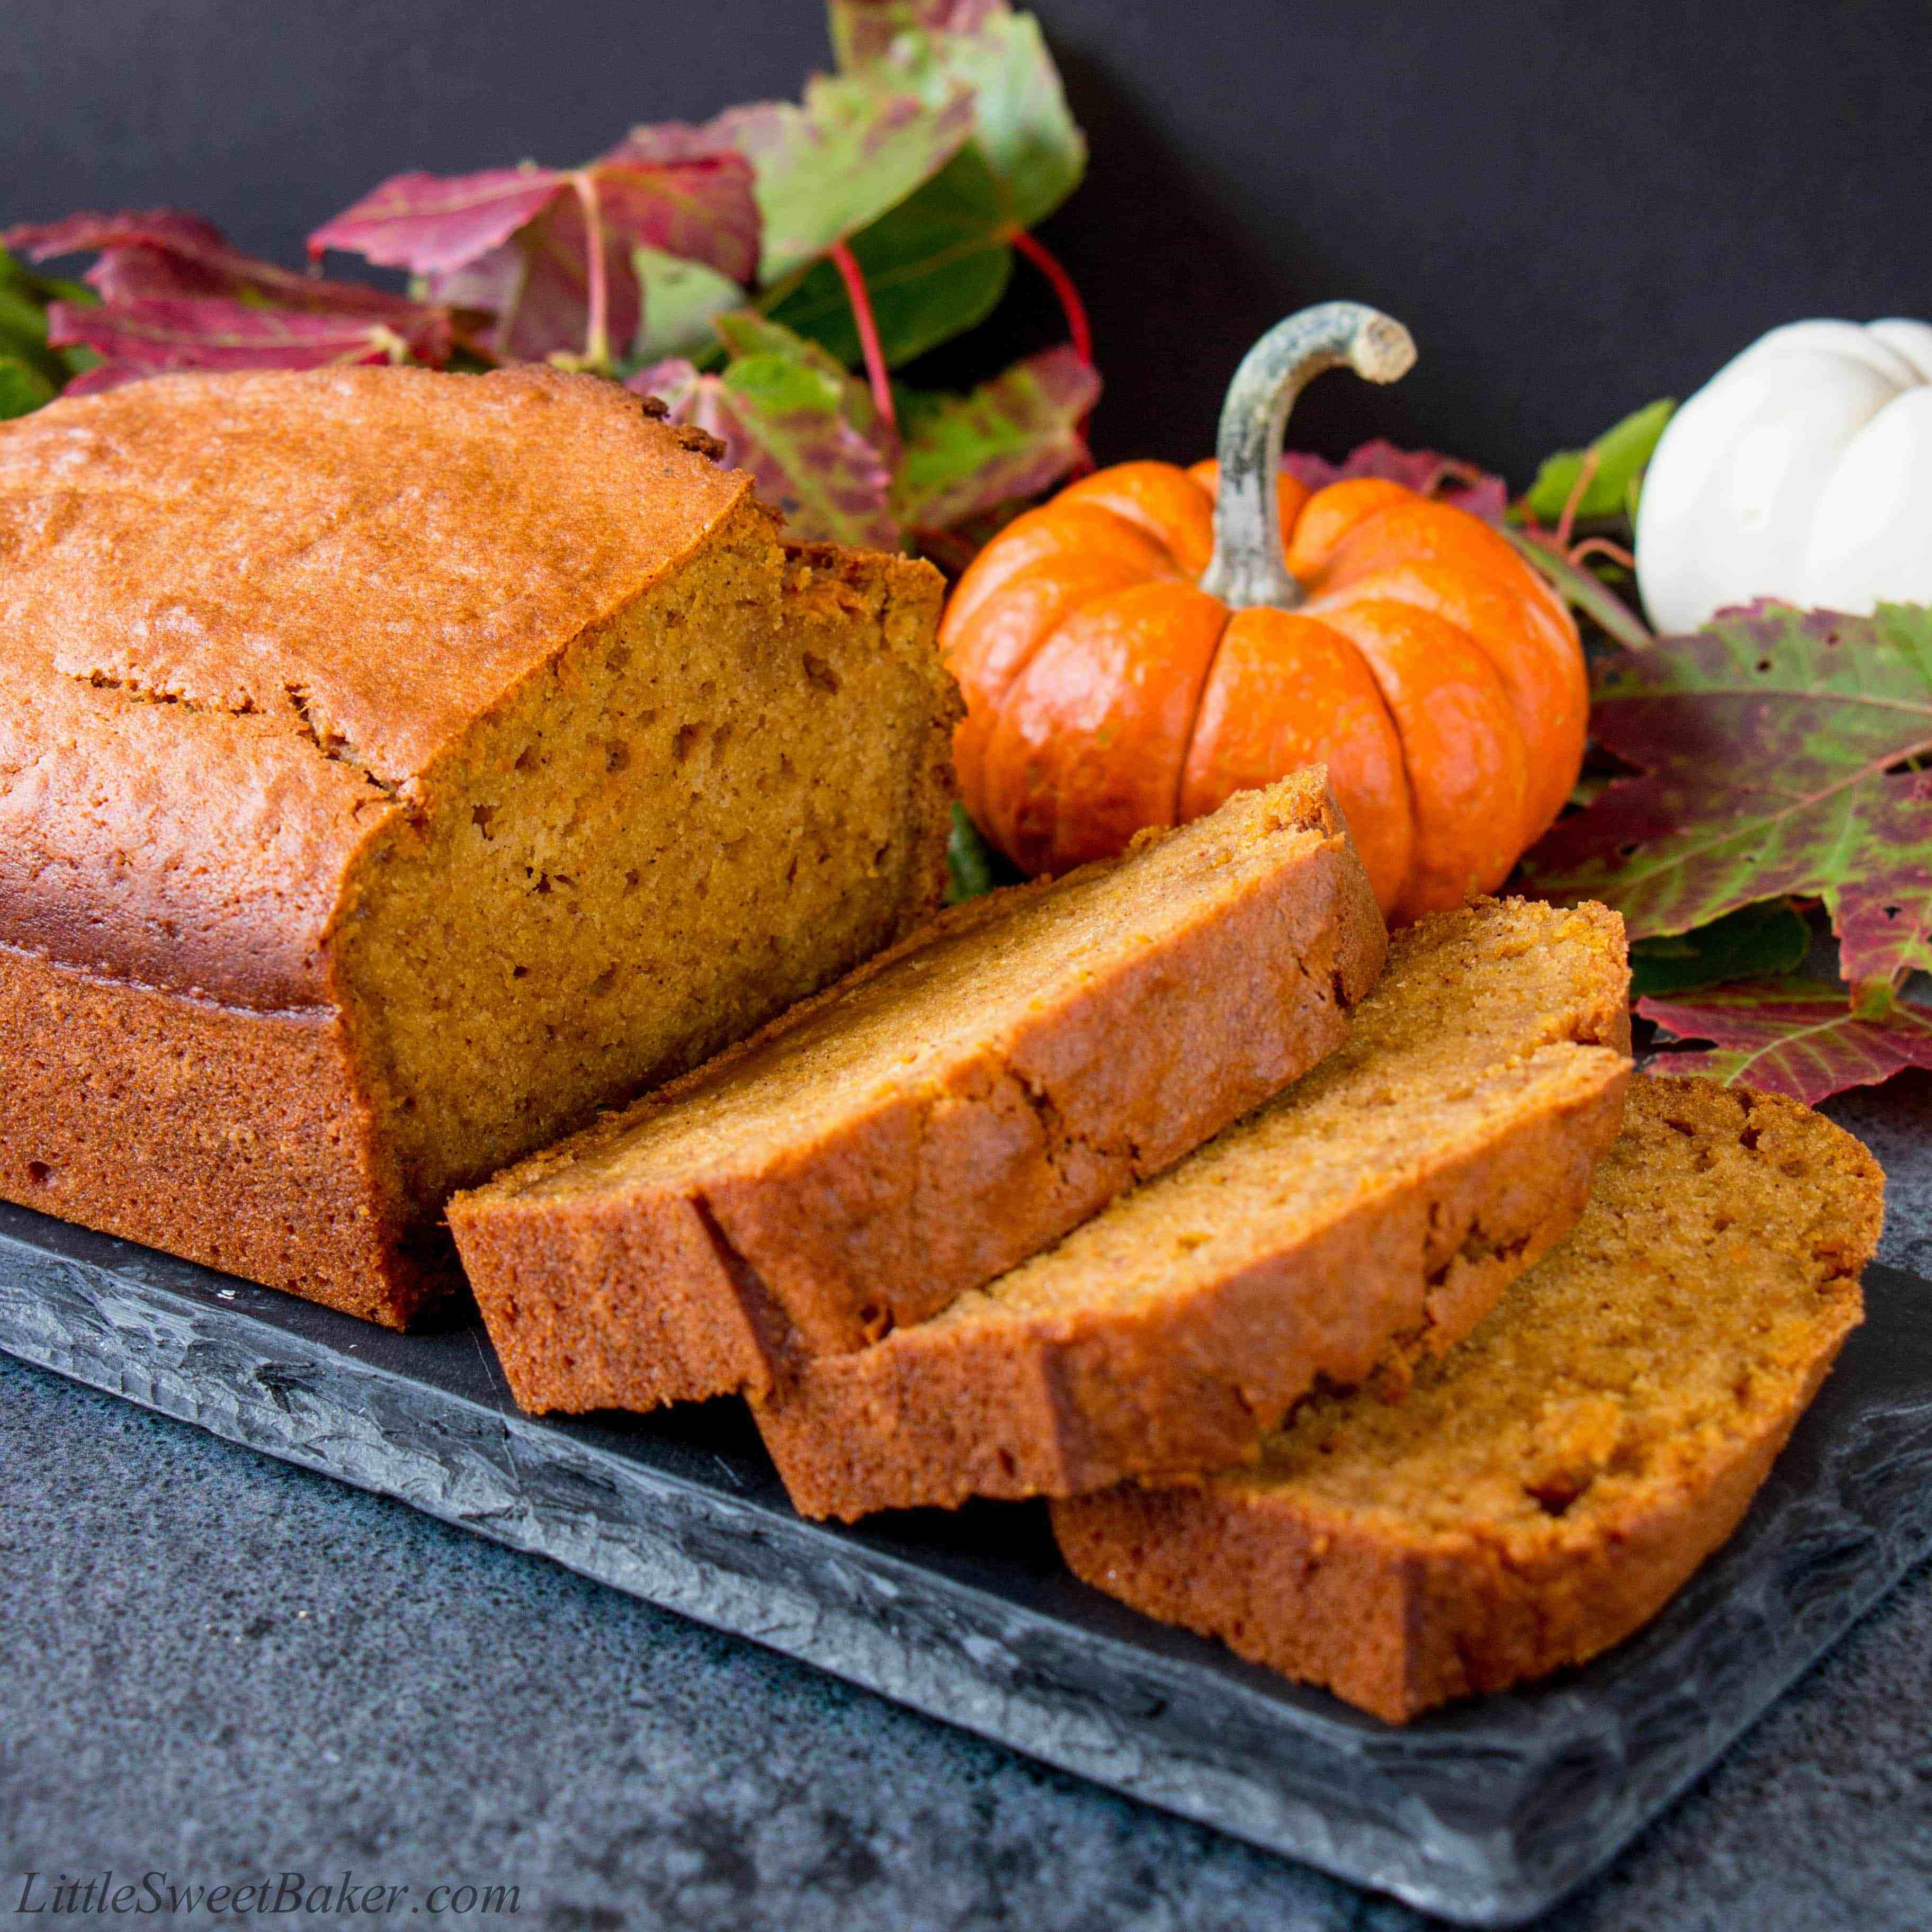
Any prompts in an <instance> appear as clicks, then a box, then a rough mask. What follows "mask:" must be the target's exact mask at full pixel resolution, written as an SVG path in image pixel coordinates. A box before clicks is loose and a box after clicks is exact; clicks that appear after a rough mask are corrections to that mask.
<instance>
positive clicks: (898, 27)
mask: <svg viewBox="0 0 1932 1932" xmlns="http://www.w3.org/2000/svg"><path fill="white" fill-rule="evenodd" d="M1004 10H1005V0H846V4H845V5H843V6H841V7H838V9H836V10H835V13H834V16H833V32H832V40H833V42H834V43H835V45H836V46H837V47H838V62H839V65H841V67H848V68H850V67H862V66H863V65H865V63H866V62H868V61H875V60H880V59H882V58H883V57H884V56H885V55H886V54H887V53H889V52H891V50H892V43H893V41H894V40H896V39H898V37H899V35H900V34H903V33H904V32H906V31H908V30H911V29H919V28H923V29H925V30H926V31H929V32H932V33H941V34H976V33H977V32H978V31H980V28H982V27H983V26H985V25H986V23H987V21H988V20H990V19H991V18H992V16H993V15H994V14H995V13H1002V12H1004Z"/></svg>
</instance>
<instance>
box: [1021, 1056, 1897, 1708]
mask: <svg viewBox="0 0 1932 1932" xmlns="http://www.w3.org/2000/svg"><path fill="white" fill-rule="evenodd" d="M1881 1212H1882V1177H1881V1176H1880V1175H1879V1170H1878V1169H1877V1166H1876V1163H1874V1162H1873V1160H1872V1159H1871V1158H1870V1155H1869V1154H1867V1153H1866V1151H1865V1150H1864V1148H1861V1147H1860V1146H1859V1145H1858V1143H1857V1142H1855V1141H1854V1140H1852V1139H1851V1137H1850V1136H1849V1135H1846V1134H1845V1133H1842V1132H1841V1130H1839V1129H1838V1128H1837V1127H1833V1126H1832V1124H1830V1123H1829V1122H1828V1121H1825V1120H1823V1119H1822V1118H1820V1117H1819V1116H1818V1115H1814V1114H1813V1113H1811V1112H1809V1111H1808V1109H1805V1108H1803V1107H1801V1106H1799V1105H1798V1104H1797V1103H1796V1102H1793V1101H1790V1100H1784V1099H1782V1098H1781V1097H1774V1096H1769V1095H1763V1094H1753V1093H1751V1092H1748V1091H1744V1090H1739V1089H1725V1088H1719V1087H1718V1086H1716V1085H1715V1084H1712V1083H1709V1082H1698V1081H1691V1080H1676V1079H1640V1080H1639V1081H1637V1082H1636V1083H1635V1084H1634V1085H1633V1088H1632V1089H1631V1099H1630V1103H1629V1106H1628V1110H1627V1112H1626V1115H1625V1127H1624V1131H1623V1133H1622V1136H1621V1138H1620V1139H1619V1142H1618V1143H1617V1145H1616V1148H1614V1149H1613V1151H1612V1153H1611V1154H1610V1156H1609V1157H1608V1158H1607V1160H1605V1162H1604V1165H1603V1167H1602V1169H1601V1170H1600V1172H1599V1173H1598V1178H1597V1181H1596V1185H1595V1189H1594V1190H1593V1193H1592V1198H1591V1202H1590V1205H1589V1208H1588V1209H1587V1210H1586V1213H1585V1214H1584V1216H1583V1219H1582V1220H1580V1222H1579V1223H1578V1225H1577V1228H1576V1229H1575V1230H1574V1232H1573V1233H1572V1234H1571V1236H1570V1237H1569V1238H1568V1240H1567V1241H1565V1242H1564V1243H1563V1244H1562V1246H1561V1247H1559V1248H1558V1249H1557V1250H1556V1251H1555V1252H1554V1253H1552V1254H1551V1255H1550V1256H1549V1257H1548V1258H1547V1259H1545V1260H1544V1262H1542V1263H1541V1265H1539V1266H1538V1267H1537V1268H1535V1269H1533V1270H1532V1271H1531V1272H1530V1273H1529V1274H1527V1275H1526V1276H1525V1277H1523V1280H1521V1281H1520V1282H1519V1283H1517V1286H1515V1288H1514V1289H1512V1290H1511V1292H1510V1293H1509V1294H1508V1296H1507V1297H1505V1299H1504V1301H1502V1304H1501V1305H1500V1306H1499V1307H1497V1309H1496V1310H1495V1312H1494V1313H1493V1314H1491V1315H1490V1316H1489V1317H1488V1318H1487V1320H1485V1321H1484V1322H1483V1323H1482V1324H1481V1325H1480V1326H1479V1327H1478V1328H1476V1329H1475V1331H1474V1332H1473V1333H1472V1334H1471V1335H1470V1336H1469V1338H1468V1339H1467V1340H1465V1341H1464V1342H1463V1343H1461V1344H1460V1346H1458V1347H1457V1348H1456V1349H1454V1350H1452V1351H1451V1352H1449V1353H1448V1355H1446V1356H1445V1357H1444V1358H1442V1360H1441V1361H1438V1362H1433V1363H1426V1364H1424V1365H1422V1366H1421V1367H1420V1368H1419V1369H1418V1370H1417V1372H1416V1373H1415V1377H1414V1379H1413V1380H1412V1382H1409V1383H1407V1384H1406V1385H1405V1386H1404V1388H1403V1390H1402V1391H1400V1399H1399V1400H1389V1399H1388V1397H1389V1394H1390V1393H1391V1392H1390V1391H1386V1390H1383V1389H1378V1388H1373V1387H1370V1388H1361V1389H1358V1390H1356V1391H1353V1392H1352V1393H1347V1394H1324V1395H1322V1396H1319V1397H1316V1399H1314V1400H1311V1401H1310V1402H1309V1403H1307V1404H1306V1405H1305V1406H1304V1407H1303V1408H1302V1409H1301V1410H1300V1411H1299V1412H1298V1413H1297V1415H1295V1418H1294V1419H1293V1420H1292V1422H1291V1423H1290V1424H1289V1425H1288V1426H1287V1427H1286V1428H1284V1429H1283V1430H1282V1431H1281V1432H1280V1433H1279V1434H1277V1435H1275V1436H1271V1437H1270V1438H1269V1439H1268V1441H1267V1442H1265V1445H1263V1447H1262V1453H1261V1455H1260V1457H1259V1460H1258V1461H1257V1462H1256V1463H1255V1464H1253V1466H1251V1467H1249V1468H1247V1469H1241V1470H1230V1471H1229V1472H1224V1473H1223V1474H1222V1475H1218V1476H1215V1477H1213V1478H1209V1479H1208V1480H1207V1481H1205V1482H1204V1483H1202V1484H1196V1485H1195V1486H1193V1487H1190V1488H1185V1489H1184V1488H1178V1487H1177V1488H1172V1489H1167V1490H1156V1489H1148V1488H1142V1487H1136V1486H1124V1487H1121V1488H1119V1489H1117V1490H1112V1491H1109V1492H1107V1493H1103V1494H1101V1495H1098V1496H1089V1497H1083V1498H1079V1499H1075V1500H1073V1501H1072V1502H1066V1503H1062V1504H1060V1505H1056V1506H1055V1529H1056V1532H1057V1533H1058V1536H1059V1538H1060V1541H1061V1547H1062V1549H1063V1550H1064V1553H1065V1554H1066V1556H1067V1560H1068V1562H1070V1564H1071V1565H1073V1568H1074V1569H1075V1570H1076V1572H1077V1573H1078V1574H1079V1575H1081V1576H1082V1577H1084V1578H1085V1580H1087V1581H1088V1582H1089V1583H1094V1584H1095V1585H1097V1586H1098V1587H1100V1589H1105V1590H1106V1591H1108V1592H1110V1593H1111V1594H1112V1595H1116V1596H1118V1597H1120V1598H1122V1599H1123V1600H1124V1601H1126V1602H1128V1603H1130V1604H1133V1605H1135V1606H1136V1607H1138V1608H1140V1609H1142V1610H1146V1611H1148V1613H1150V1614H1151V1615H1154V1616H1158V1617H1160V1618H1162V1619H1165V1620H1166V1621H1168V1622H1175V1623H1181V1624H1184V1625H1187V1626H1189V1627H1190V1628H1193V1629H1196V1630H1199V1631H1203V1632H1205V1633H1206V1634H1210V1635H1214V1636H1218V1637H1222V1638H1223V1639H1224V1640H1226V1641H1227V1642H1228V1643H1229V1644H1230V1645H1231V1646H1232V1647H1233V1648H1234V1649H1236V1650H1238V1651H1239V1652H1241V1655H1244V1656H1245V1657H1248V1658H1252V1659H1253V1660H1254V1661H1257V1662H1260V1663H1263V1664H1269V1665H1271V1666H1272V1667H1274V1668H1275V1669H1277V1670H1280V1671H1282V1672H1283V1673H1286V1674H1287V1675H1288V1676H1293V1677H1297V1678H1300V1679H1305V1680H1307V1681H1310V1682H1316V1683H1320V1684H1325V1685H1328V1687H1329V1688H1331V1689H1333V1690H1334V1691H1336V1692H1337V1694H1339V1695H1340V1696H1342V1697H1345V1698H1346V1699H1348V1700H1349V1701H1351V1702H1352V1703H1357V1704H1359V1705H1361V1706H1363V1707H1364V1709H1367V1710H1370V1711H1372V1712H1375V1713H1376V1715H1379V1716H1382V1717H1384V1718H1388V1719H1389V1720H1391V1721H1394V1722H1401V1721H1406V1720H1407V1719H1409V1718H1412V1717H1414V1716H1415V1715H1417V1714H1418V1713H1419V1712H1422V1711H1424V1710H1427V1709H1430V1708H1431V1707H1432V1706H1435V1705H1437V1704H1439V1703H1444V1702H1445V1701H1447V1700H1450V1699H1452V1698H1455V1697H1462V1696H1465V1695H1467V1694H1471V1693H1473V1692H1478V1691H1495V1690H1499V1689H1501V1688H1504V1687H1505V1686H1506V1685H1510V1684H1512V1683H1515V1682H1520V1681H1522V1680H1523V1679H1530V1678H1535V1677H1537V1676H1542V1675H1544V1674H1546V1673H1549V1672H1550V1671H1553V1670H1558V1669H1559V1668H1561V1667H1564V1666H1565V1665H1568V1664H1576V1663H1580V1662H1582V1661H1585V1660H1586V1659H1587V1658H1590V1657H1592V1656H1594V1655H1597V1654H1598V1652H1601V1651H1603V1650H1604V1649H1607V1648H1608V1647H1609V1646H1611V1645H1613V1644H1614V1643H1618V1642H1619V1641H1620V1640H1622V1639H1623V1638H1624V1637H1627V1636H1628V1635H1629V1634H1631V1632H1632V1631H1634V1630H1636V1629H1637V1628H1639V1627H1640V1625H1642V1624H1643V1622H1646V1620H1647V1619H1649V1617H1651V1616H1653V1615H1654V1614H1655V1613H1656V1611H1657V1610H1658V1609H1659V1608H1661V1606H1662V1605H1663V1604H1664V1603H1665V1602H1666V1601H1667V1600H1668V1598H1670V1595H1671V1594H1672V1593H1673V1592H1674V1591H1676V1589H1678V1588H1679V1586H1680V1585H1681V1584H1682V1583H1683V1581H1684V1580H1685V1578H1686V1577H1688V1576H1689V1575H1690V1574H1691V1572H1692V1571H1694V1569H1695V1568H1697V1565H1699V1564H1700V1563H1701V1562H1703V1560H1704V1559H1705V1558H1706V1556H1708V1555H1709V1553H1711V1552H1712V1550H1714V1549H1715V1548H1716V1547H1718V1545H1719V1544H1721V1543H1722V1542H1723V1541H1724V1539H1725V1538H1727V1537H1728V1536H1729V1535H1730V1533H1731V1532H1732V1531H1733V1529H1735V1528H1736V1525H1737V1523H1739V1520H1741V1518H1742V1516H1743V1514H1744V1512H1745V1509H1746V1508H1747V1507H1748V1505H1749V1503H1750V1501H1751V1497H1752V1496H1753V1495H1754V1493H1755V1492H1756V1490H1757V1487H1758V1486H1759V1484H1760V1483H1761V1482H1762V1481H1763V1478H1764V1476H1765V1475H1766V1472H1767V1471H1768V1470H1769V1467H1770V1464H1771V1462H1772V1458H1773V1457H1775V1454H1777V1452H1778V1449H1779V1448H1781V1446H1782V1445H1783V1444H1784V1441H1785V1439H1786V1438H1787V1436H1788V1435H1789V1433H1790V1430H1791V1428H1792V1426H1793V1424H1794V1422H1795V1421H1796V1419H1797V1418H1798V1416H1799V1415H1800V1414H1801V1413H1802V1411H1803V1409H1804V1408H1805V1406H1806V1404H1807V1403H1809V1401H1810V1400H1811V1397H1812V1396H1813V1395H1814V1394H1815V1393H1816V1391H1817V1387H1818V1385H1819V1383H1820V1382H1821V1381H1822V1380H1823V1377H1824V1376H1825V1374H1826V1371H1827V1370H1829V1367H1830V1365H1831V1364H1832V1361H1833V1359H1834V1358H1835V1356H1836V1355H1837V1353H1838V1349H1839V1347H1840V1346H1841V1343H1842V1342H1843V1339H1844V1337H1845V1336H1846V1334H1848V1333H1849V1331H1850V1330H1851V1328H1852V1327H1854V1326H1855V1325H1856V1323H1857V1322H1858V1319H1859V1316H1860V1312H1861V1299H1860V1295H1859V1292H1858V1274H1859V1273H1860V1271H1861V1270H1862V1268H1864V1265H1865V1264H1866V1262H1868V1261H1869V1259H1870V1257H1871V1255H1872V1253H1873V1252H1874V1250H1875V1249H1876V1244H1877V1238H1878V1232H1879V1221H1880V1217H1881Z"/></svg>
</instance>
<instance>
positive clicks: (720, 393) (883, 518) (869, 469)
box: [626, 355, 898, 550]
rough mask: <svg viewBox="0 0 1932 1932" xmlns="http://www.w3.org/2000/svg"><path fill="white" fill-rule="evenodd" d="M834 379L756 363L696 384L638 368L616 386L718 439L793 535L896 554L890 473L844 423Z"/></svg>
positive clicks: (771, 361)
mask: <svg viewBox="0 0 1932 1932" xmlns="http://www.w3.org/2000/svg"><path fill="white" fill-rule="evenodd" d="M843 373H844V372H843V371H841V372H840V373H839V374H838V375H837V376H835V375H832V374H829V373H827V372H826V371H825V370H823V369H821V368H814V367H812V366H811V365H810V364H808V363H806V362H800V361H799V360H797V359H796V358H794V357H793V356H783V355H763V356H746V357H745V358H743V359H742V360H741V361H739V362H733V364H732V365H731V366H730V368H728V369H727V370H726V371H725V372H724V374H723V375H722V376H706V375H700V374H699V373H698V371H697V370H696V369H695V368H693V367H692V365H691V364H690V363H689V362H684V361H680V360H679V359H676V358H671V359H667V360H666V361H664V362H660V363H658V364H656V365H654V366H653V367H652V368H648V369H640V371H638V372H637V374H636V375H634V376H633V377H631V379H630V380H629V382H628V383H627V384H626V387H627V388H629V389H634V390H637V391H638V392H640V393H641V394H643V395H655V396H657V397H658V398H661V400H662V401H663V402H664V404H665V406H666V407H667V410H669V412H670V420H671V421H672V422H688V423H691V424H694V425H696V426H697V428H700V429H702V430H704V431H707V432H708V433H709V434H711V435H712V436H715V437H718V439H719V440H721V442H722V443H724V454H725V460H726V461H727V463H731V464H733V466H736V468H739V469H748V470H749V471H750V472H751V475H752V477H753V478H754V480H755V481H756V482H757V487H758V492H759V494H760V496H763V498H764V499H766V502H769V503H771V504H772V505H775V507H776V508H778V510H779V511H781V512H782V513H783V514H784V519H785V521H786V523H787V525H788V526H790V529H791V530H792V531H793V533H794V534H795V535H798V536H800V537H805V538H818V539H821V540H823V541H828V542H832V543H841V544H856V545H858V546H860V547H865V548H870V549H874V550H892V549H896V548H897V547H898V526H897V524H895V523H894V522H893V520H892V514H891V512H890V511H889V509H888V508H887V507H886V492H887V490H888V488H889V486H890V484H891V481H892V472H891V470H890V469H889V467H888V466H887V463H886V458H885V457H884V455H883V454H882V453H881V452H880V450H879V449H877V446H875V445H874V443H872V442H871V440H869V439H868V438H867V437H864V436H862V435H861V434H859V431H858V430H857V429H856V428H854V427H853V425H852V423H851V422H850V421H849V420H848V419H847V417H846V416H845V413H844V409H843V407H842V405H843V403H844V386H843V382H842V380H841V379H842V377H843Z"/></svg>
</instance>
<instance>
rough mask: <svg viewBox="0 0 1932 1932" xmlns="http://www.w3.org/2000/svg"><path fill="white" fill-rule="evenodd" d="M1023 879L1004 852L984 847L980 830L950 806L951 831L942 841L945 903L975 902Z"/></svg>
mask: <svg viewBox="0 0 1932 1932" xmlns="http://www.w3.org/2000/svg"><path fill="white" fill-rule="evenodd" d="M1024 876H1025V874H1022V871H1020V869H1019V867H1018V866H1017V865H1015V864H1014V863H1013V861H1012V860H1011V859H1009V858H1008V857H1007V856H1006V854H1005V853H1004V852H998V851H995V850H994V848H993V847H992V846H991V845H989V844H987V842H986V839H985V838H984V837H983V835H982V834H981V832H980V828H979V827H978V826H977V825H975V824H974V823H973V821H972V820H971V818H969V817H968V816H967V815H966V808H965V806H964V805H961V804H959V803H958V802H955V804H954V805H953V831H952V834H951V835H950V837H949V838H947V841H946V903H947V904H948V905H957V904H959V902H960V901H961V900H962V899H977V898H980V896H981V895H983V893H986V892H993V891H995V890H997V889H998V888H999V887H1000V886H1010V885H1013V884H1014V883H1017V882H1018V881H1019V880H1020V879H1021V878H1022V877H1024Z"/></svg>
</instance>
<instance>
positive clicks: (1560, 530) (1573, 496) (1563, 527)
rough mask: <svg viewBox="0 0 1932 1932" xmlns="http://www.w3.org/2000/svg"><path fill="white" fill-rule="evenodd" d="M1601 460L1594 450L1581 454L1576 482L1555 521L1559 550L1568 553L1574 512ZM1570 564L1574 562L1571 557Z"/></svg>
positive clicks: (1594, 476)
mask: <svg viewBox="0 0 1932 1932" xmlns="http://www.w3.org/2000/svg"><path fill="white" fill-rule="evenodd" d="M1601 460H1603V459H1602V458H1601V457H1600V456H1599V455H1598V453H1597V452H1596V451H1595V450H1594V449H1586V450H1585V451H1584V452H1583V461H1582V462H1581V463H1578V464H1577V480H1576V481H1575V482H1574V483H1573V484H1571V486H1570V494H1569V496H1568V497H1567V498H1566V499H1565V502H1564V505H1563V514H1562V515H1561V516H1560V517H1558V518H1557V519H1556V541H1557V544H1558V546H1559V548H1561V549H1562V550H1565V552H1567V551H1568V550H1569V548H1570V535H1571V531H1572V530H1574V529H1575V528H1576V526H1577V511H1578V510H1579V509H1580V508H1582V507H1583V499H1584V498H1585V497H1586V496H1588V495H1589V490H1590V485H1591V484H1592V482H1594V481H1595V480H1596V475H1597V465H1598V463H1600V462H1601ZM1570 560H1571V562H1572V563H1574V562H1576V561H1577V559H1576V558H1575V557H1574V556H1572V557H1571V559H1570Z"/></svg>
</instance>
